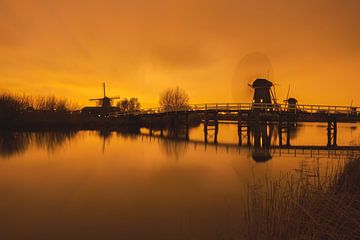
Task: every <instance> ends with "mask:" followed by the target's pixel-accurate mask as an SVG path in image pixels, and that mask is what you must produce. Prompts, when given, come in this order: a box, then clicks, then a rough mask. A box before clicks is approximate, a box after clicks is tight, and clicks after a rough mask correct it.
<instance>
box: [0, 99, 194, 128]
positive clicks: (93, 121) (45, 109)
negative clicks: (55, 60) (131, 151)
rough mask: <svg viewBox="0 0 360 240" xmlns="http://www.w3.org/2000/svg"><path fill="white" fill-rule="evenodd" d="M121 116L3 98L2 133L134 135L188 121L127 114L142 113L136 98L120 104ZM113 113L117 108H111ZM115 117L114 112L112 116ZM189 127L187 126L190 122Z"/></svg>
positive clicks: (0, 109)
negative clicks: (108, 132) (141, 130)
mask: <svg viewBox="0 0 360 240" xmlns="http://www.w3.org/2000/svg"><path fill="white" fill-rule="evenodd" d="M118 105H119V107H117V111H118V113H124V114H121V115H120V116H118V117H116V118H114V117H111V115H109V111H108V109H107V108H103V107H94V108H95V109H97V111H96V114H89V113H86V112H82V111H81V110H79V107H78V106H77V104H75V103H73V102H71V101H69V100H67V99H63V98H57V97H54V96H49V97H31V96H26V95H13V94H2V95H0V129H6V130H11V129H13V130H56V129H68V130H98V129H101V128H108V129H111V130H125V131H127V130H129V131H134V130H135V129H139V128H141V127H149V128H157V129H160V128H166V127H171V126H172V125H177V124H179V121H185V120H184V118H182V119H180V118H179V117H178V116H166V117H164V118H159V117H151V116H150V117H148V118H146V117H145V118H141V117H138V116H136V115H132V114H126V113H127V112H134V111H136V112H137V113H138V112H140V111H141V110H140V104H139V102H138V100H137V99H136V98H131V99H130V100H127V99H124V100H122V101H120V102H119V104H118ZM111 109H112V110H113V109H114V107H111ZM112 113H113V112H112ZM186 121H190V123H189V125H190V126H194V125H197V124H199V123H200V119H199V118H194V117H193V116H192V117H190V118H188V119H186ZM187 123H188V122H187Z"/></svg>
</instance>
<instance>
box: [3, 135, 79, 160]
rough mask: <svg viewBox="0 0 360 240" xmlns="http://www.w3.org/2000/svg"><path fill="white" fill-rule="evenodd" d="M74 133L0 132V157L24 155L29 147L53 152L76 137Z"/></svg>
mask: <svg viewBox="0 0 360 240" xmlns="http://www.w3.org/2000/svg"><path fill="white" fill-rule="evenodd" d="M76 134H77V132H75V131H51V132H12V131H1V132H0V156H1V157H5V158H9V157H12V156H15V155H17V154H23V153H25V152H26V151H27V150H28V149H29V147H30V146H35V147H36V148H41V149H45V150H46V151H49V152H54V151H56V150H58V149H62V148H63V147H64V146H65V145H66V143H68V142H69V141H70V140H71V139H73V138H74V137H75V136H76Z"/></svg>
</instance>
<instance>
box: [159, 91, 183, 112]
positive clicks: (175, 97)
mask: <svg viewBox="0 0 360 240" xmlns="http://www.w3.org/2000/svg"><path fill="white" fill-rule="evenodd" d="M159 104H160V107H161V108H162V109H164V110H165V111H176V110H187V109H189V107H190V106H189V95H188V94H187V93H186V92H185V91H184V90H183V89H181V88H179V87H175V88H168V89H167V90H165V91H164V92H162V93H161V95H160V100H159Z"/></svg>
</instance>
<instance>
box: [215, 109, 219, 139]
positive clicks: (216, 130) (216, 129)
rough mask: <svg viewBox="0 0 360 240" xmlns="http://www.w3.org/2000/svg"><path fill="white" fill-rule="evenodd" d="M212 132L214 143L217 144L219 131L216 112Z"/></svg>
mask: <svg viewBox="0 0 360 240" xmlns="http://www.w3.org/2000/svg"><path fill="white" fill-rule="evenodd" d="M214 125H215V126H214V128H215V129H214V130H215V132H214V134H215V135H214V143H217V136H218V131H219V122H218V113H217V111H216V112H215V114H214Z"/></svg>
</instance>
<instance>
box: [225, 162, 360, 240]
mask: <svg viewBox="0 0 360 240" xmlns="http://www.w3.org/2000/svg"><path fill="white" fill-rule="evenodd" d="M301 171H302V172H301V173H300V176H299V175H296V176H295V175H286V176H282V177H280V178H279V179H277V180H268V181H265V183H264V182H262V183H258V184H254V185H252V186H249V188H248V189H249V191H248V194H247V196H248V197H247V198H246V199H245V201H244V202H243V206H244V215H243V216H242V217H241V221H240V222H239V224H238V225H237V226H236V227H235V229H236V230H235V231H234V232H233V234H232V236H231V237H230V239H251V240H258V239H259V240H260V239H274V240H275V239H277V240H278V239H304V240H305V239H321V240H325V239H329V240H330V239H349V240H350V239H360V158H354V159H350V160H348V161H346V162H345V163H344V164H343V165H341V164H339V165H337V167H336V168H335V169H332V171H329V170H328V171H327V174H326V175H325V176H320V174H319V172H318V171H304V169H302V170H301ZM227 239H229V238H228V237H227Z"/></svg>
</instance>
